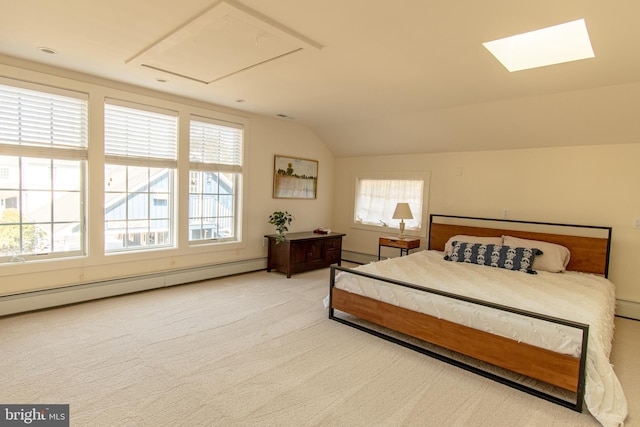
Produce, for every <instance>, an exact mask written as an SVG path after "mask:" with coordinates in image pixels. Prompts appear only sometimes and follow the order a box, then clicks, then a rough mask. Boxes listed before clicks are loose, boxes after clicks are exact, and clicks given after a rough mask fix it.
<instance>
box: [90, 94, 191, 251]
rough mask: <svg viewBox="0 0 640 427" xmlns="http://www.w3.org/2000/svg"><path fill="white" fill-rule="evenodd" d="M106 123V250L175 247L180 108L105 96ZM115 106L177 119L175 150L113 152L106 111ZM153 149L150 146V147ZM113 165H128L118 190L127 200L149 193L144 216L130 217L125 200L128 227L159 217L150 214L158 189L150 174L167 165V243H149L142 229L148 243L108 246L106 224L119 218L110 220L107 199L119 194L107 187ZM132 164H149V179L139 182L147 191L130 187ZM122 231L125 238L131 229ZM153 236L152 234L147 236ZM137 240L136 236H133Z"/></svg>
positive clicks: (135, 166)
mask: <svg viewBox="0 0 640 427" xmlns="http://www.w3.org/2000/svg"><path fill="white" fill-rule="evenodd" d="M103 105H104V118H103V119H104V123H105V136H104V154H105V156H104V163H103V165H102V166H103V170H104V174H105V186H104V188H103V200H105V207H104V210H105V211H104V219H103V224H102V228H103V231H104V245H103V251H104V254H105V255H116V254H121V253H132V252H140V253H144V252H150V251H155V250H166V249H172V248H176V247H178V233H177V232H176V230H177V227H176V224H177V222H178V215H177V210H176V205H177V200H176V198H177V191H176V189H177V185H176V180H177V176H178V173H179V169H178V150H179V134H180V123H179V120H178V119H179V113H178V112H177V111H174V110H170V109H165V108H161V107H157V106H155V105H148V104H140V103H135V102H130V101H125V100H121V99H117V98H105V99H104V104H103ZM109 105H110V106H113V107H116V108H118V107H122V108H126V109H130V110H135V111H141V112H147V113H151V114H160V115H164V116H167V117H172V118H173V119H174V129H173V130H174V133H173V137H174V141H175V144H174V146H173V153H172V154H170V155H169V154H167V153H166V152H165V153H164V154H163V155H159V156H152V155H151V154H150V153H149V154H147V155H146V156H145V155H144V154H143V155H141V154H140V153H136V154H134V155H129V154H128V153H121V154H119V153H114V152H109V151H108V150H109V147H108V143H107V136H106V134H107V114H108V111H107V110H108V107H107V106H109ZM113 147H114V148H115V149H116V151H117V146H116V145H115V144H114V146H113ZM150 151H151V150H150ZM110 166H113V167H118V166H120V167H124V168H126V169H125V183H124V190H120V191H119V192H120V193H121V194H125V195H126V199H127V200H128V199H129V197H130V195H132V194H134V195H135V194H147V195H148V197H147V203H146V205H147V212H146V217H145V218H139V219H136V218H133V219H131V218H130V212H129V205H128V204H126V214H125V219H123V220H122V221H124V222H126V223H127V227H125V228H126V229H127V230H128V224H129V223H130V222H136V221H138V222H142V221H146V222H147V223H151V222H152V221H154V220H158V219H157V218H152V217H151V215H152V213H151V210H152V207H153V206H152V201H151V199H152V195H153V194H154V193H155V192H154V191H152V190H151V188H150V186H151V185H152V181H151V176H150V172H151V170H153V169H158V170H161V169H166V170H167V173H168V178H167V179H168V188H167V190H166V193H167V194H168V195H167V201H168V202H167V203H168V206H167V212H168V219H167V220H168V224H169V226H168V236H169V238H168V243H165V244H157V243H155V242H156V239H154V244H152V245H148V244H146V242H147V236H145V235H144V233H143V232H140V233H139V234H140V241H141V242H142V241H144V242H145V244H140V245H133V246H122V247H117V248H109V247H108V245H109V243H108V239H107V236H108V235H109V234H110V233H109V232H108V230H107V225H108V224H109V223H110V222H117V221H116V220H108V219H107V211H106V210H107V203H106V199H107V195H108V194H110V193H113V194H116V193H118V192H116V191H111V192H109V191H107V187H108V186H109V180H108V179H107V177H106V174H107V170H108V168H109V167H110ZM130 168H146V169H147V178H148V179H147V180H146V181H141V182H140V184H144V185H145V186H146V187H147V189H146V191H133V190H132V189H130V188H129V179H128V178H129V176H128V175H129V171H130ZM164 193H165V192H160V193H158V194H164ZM150 227H151V226H149V229H148V231H147V233H146V234H147V235H148V234H149V233H151V231H152V229H151V228H150ZM121 234H123V237H122V238H123V239H124V236H125V235H128V234H131V233H121ZM148 237H149V238H150V236H148ZM133 240H134V241H135V237H134V239H133ZM160 240H163V241H166V240H165V239H164V238H163V239H160Z"/></svg>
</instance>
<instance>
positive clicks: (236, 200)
mask: <svg viewBox="0 0 640 427" xmlns="http://www.w3.org/2000/svg"><path fill="white" fill-rule="evenodd" d="M192 122H199V123H203V124H205V125H206V124H209V125H212V126H217V127H224V128H228V129H235V130H236V131H239V139H240V141H239V145H240V146H239V147H234V149H233V155H232V156H231V157H228V156H224V155H223V156H221V157H219V158H218V159H217V162H216V161H215V160H213V159H210V160H208V161H207V160H206V159H204V158H203V157H207V156H206V155H204V154H203V153H202V152H198V153H192V151H191V148H192V144H191V130H192ZM188 129H189V139H188V141H189V144H188V153H189V170H188V176H189V182H188V185H187V190H188V192H187V194H188V200H189V202H188V206H187V216H188V218H187V234H188V235H187V238H186V239H187V241H188V244H189V246H191V247H197V246H202V245H221V244H237V243H243V239H242V230H243V228H244V226H245V221H244V215H243V213H242V205H243V204H244V202H245V201H244V198H243V188H242V186H243V178H244V173H245V171H244V163H245V131H246V125H245V124H244V123H238V122H232V121H226V120H222V119H217V118H213V117H211V116H210V115H202V114H195V113H193V114H190V115H189V123H188ZM200 142H201V141H198V144H200ZM223 143H224V141H223ZM223 145H224V144H223ZM208 172H210V173H216V174H232V176H233V180H232V181H233V193H232V197H233V201H232V208H231V209H232V221H233V231H232V234H231V236H226V237H225V236H221V237H211V238H197V239H192V233H191V232H192V230H191V221H192V220H193V219H196V218H198V217H196V216H194V217H192V216H191V211H190V208H191V202H192V198H191V196H192V194H198V195H200V196H203V195H204V194H205V193H204V190H203V187H202V186H201V185H196V187H199V188H200V190H199V192H198V193H193V192H192V187H193V186H192V183H191V180H192V173H197V174H199V175H200V177H202V176H203V174H205V173H208ZM217 195H218V196H219V195H220V194H219V193H217ZM199 218H200V219H201V220H202V216H200V217H199ZM216 218H219V216H216Z"/></svg>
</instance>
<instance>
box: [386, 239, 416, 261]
mask: <svg viewBox="0 0 640 427" xmlns="http://www.w3.org/2000/svg"><path fill="white" fill-rule="evenodd" d="M383 246H388V247H390V248H398V249H400V256H402V255H403V254H405V255H409V250H410V249H416V248H419V247H420V239H416V238H411V237H405V238H404V239H401V238H399V237H380V239H379V240H378V261H380V248H382V247H383Z"/></svg>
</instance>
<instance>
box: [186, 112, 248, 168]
mask: <svg viewBox="0 0 640 427" xmlns="http://www.w3.org/2000/svg"><path fill="white" fill-rule="evenodd" d="M242 155H243V128H242V125H239V124H235V123H228V122H220V121H217V120H213V119H208V118H205V117H195V116H194V117H192V118H191V126H190V138H189V161H190V167H191V169H198V170H206V171H221V172H241V171H242Z"/></svg>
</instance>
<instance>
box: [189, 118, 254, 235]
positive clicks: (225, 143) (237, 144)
mask: <svg viewBox="0 0 640 427" xmlns="http://www.w3.org/2000/svg"><path fill="white" fill-rule="evenodd" d="M242 159H243V129H242V125H238V124H235V123H228V122H221V121H217V120H213V119H209V118H205V117H197V116H193V117H192V118H191V124H190V137H189V165H190V166H189V168H190V171H189V241H191V242H204V241H212V240H215V241H237V240H238V239H239V225H240V224H239V222H238V215H237V212H238V203H239V202H240V201H239V188H240V180H241V177H242Z"/></svg>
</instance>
